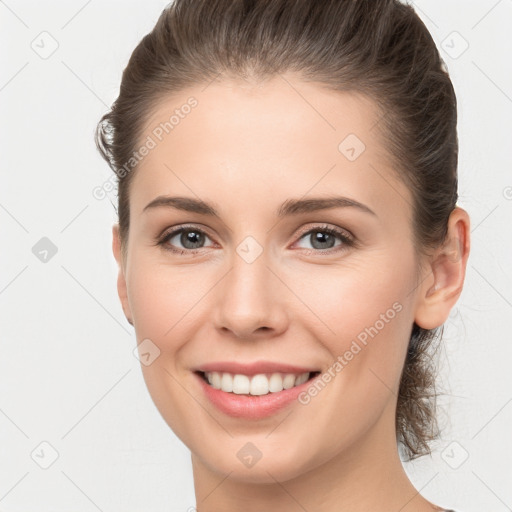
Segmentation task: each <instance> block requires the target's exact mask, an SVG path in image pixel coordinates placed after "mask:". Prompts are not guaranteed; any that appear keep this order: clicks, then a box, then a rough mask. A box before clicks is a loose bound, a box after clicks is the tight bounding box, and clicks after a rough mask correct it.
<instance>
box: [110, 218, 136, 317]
mask: <svg viewBox="0 0 512 512" xmlns="http://www.w3.org/2000/svg"><path fill="white" fill-rule="evenodd" d="M112 252H113V253H114V258H115V259H116V261H117V265H118V267H119V273H118V275H117V294H118V295H119V299H120V300H121V306H122V307H123V312H124V315H125V316H126V320H128V323H130V324H131V325H133V321H132V314H131V310H130V304H129V302H128V291H127V287H126V277H125V261H124V260H123V255H122V253H121V238H120V236H119V224H114V226H112Z"/></svg>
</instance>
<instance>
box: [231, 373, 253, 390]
mask: <svg viewBox="0 0 512 512" xmlns="http://www.w3.org/2000/svg"><path fill="white" fill-rule="evenodd" d="M250 388H251V381H250V380H249V377H247V375H240V374H236V375H235V376H234V377H233V393H236V394H237V395H248V394H249V390H250Z"/></svg>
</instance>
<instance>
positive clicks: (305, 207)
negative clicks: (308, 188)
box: [142, 196, 377, 219]
mask: <svg viewBox="0 0 512 512" xmlns="http://www.w3.org/2000/svg"><path fill="white" fill-rule="evenodd" d="M160 207H165V208H175V209H176V210H183V211H187V212H193V213H199V214H202V215H209V216H211V217H217V218H219V219H220V215H219V213H218V212H217V210H216V209H215V207H214V206H213V205H211V204H209V203H207V202H205V201H203V200H201V199H195V198H193V197H171V196H158V197H157V198H155V199H153V200H152V201H151V202H150V203H148V204H147V205H146V206H145V207H144V210H142V212H145V211H146V210H150V209H153V208H160ZM346 207H352V208H357V209H358V210H361V211H363V212H365V213H369V214H371V215H375V216H377V214H376V213H375V212H374V211H373V210H371V209H370V208H368V206H366V205H364V204H362V203H360V202H358V201H355V200H354V199H349V198H348V197H341V196H332V197H313V198H310V199H287V200H286V201H285V202H284V203H283V204H282V205H281V206H280V207H279V208H278V210H277V212H276V215H277V217H278V218H283V217H286V216H289V215H299V214H301V213H310V212H316V211H320V210H328V209H332V208H346Z"/></svg>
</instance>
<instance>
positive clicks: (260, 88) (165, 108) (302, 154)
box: [130, 75, 407, 211]
mask: <svg viewBox="0 0 512 512" xmlns="http://www.w3.org/2000/svg"><path fill="white" fill-rule="evenodd" d="M381 115H382V113H381V112H380V111H379V110H378V108H377V105H376V103H375V102H373V101H372V100H371V99H370V98H368V97H367V96H364V95H362V94H357V93H354V92H346V91H344V92H338V91H332V90H329V89H327V88H326V87H324V86H321V85H320V84H316V83H311V82H304V81H301V80H298V79H297V78H296V77H294V76H292V75H282V76H278V77H276V78H274V79H272V80H270V81H267V82H263V83H249V82H244V81H241V80H233V81H221V82H213V83H210V84H202V85H196V86H194V87H190V88H187V89H185V90H183V91H180V92H179V93H177V94H174V95H172V96H168V97H166V98H164V99H163V100H161V101H160V102H159V103H158V105H157V108H156V109H155V110H154V111H153V112H152V113H151V114H150V115H149V116H148V119H147V121H146V123H145V126H144V130H143V133H142V135H141V137H140V141H141V145H142V144H144V141H146V142H147V143H148V144H147V145H148V146H151V149H149V151H146V155H145V156H144V157H143V158H142V159H141V161H140V162H139V164H138V167H137V171H136V175H135V176H134V179H133V182H132V185H131V188H132V191H133V193H131V194H130V201H131V202H134V203H136V205H135V206H136V208H137V210H139V211H140V210H141V209H142V208H143V206H144V205H145V204H147V202H149V201H150V200H151V199H153V198H154V197H155V196H157V195H161V194H171V193H172V194H174V195H176V193H177V192H179V193H180V194H185V195H191V193H194V194H195V195H198V196H201V197H203V196H205V195H206V196H210V195H211V194H212V193H213V194H214V195H216V196H218V199H219V201H225V200H226V199H228V198H229V194H232V192H233V191H237V193H238V194H241V195H244V194H246V195H247V199H248V200H250V199H253V200H254V199H258V198H259V199H261V198H265V199H269V197H268V196H269V192H270V191H272V194H273V195H276V196H282V197H283V200H284V199H286V198H287V197H291V196H302V195H304V194H307V193H308V191H314V192H315V193H322V192H324V193H332V192H333V189H337V192H339V193H343V192H345V191H347V192H348V193H353V194H355V193H357V194H359V198H358V199H364V200H366V201H367V202H372V203H373V204H377V205H378V204H379V203H380V202H382V200H383V198H384V197H385V195H386V193H388V195H389V193H390V192H392V194H391V196H393V195H394V196H397V195H398V196H400V193H397V192H401V195H402V197H403V196H407V190H405V188H404V186H403V184H402V183H401V182H400V181H399V180H397V175H396V172H395V171H394V169H393V163H392V158H391V155H389V154H388V153H387V151H386V141H385V139H384V137H383V136H382V135H381V131H380V129H379V126H378V120H379V119H380V117H381ZM386 181H388V182H389V183H390V182H393V184H392V187H391V188H390V185H389V184H388V185H387V188H388V190H387V191H386V190H383V189H384V188H386ZM221 184H222V186H220V185H221ZM313 189H314V190H313ZM397 189H402V190H401V191H400V190H397ZM383 193H384V195H383ZM223 194H225V195H223ZM285 196H286V197H285ZM390 199H391V200H394V201H397V199H399V198H397V197H395V198H394V199H393V198H390ZM260 202H261V201H260Z"/></svg>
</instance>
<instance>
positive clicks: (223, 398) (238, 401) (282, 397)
mask: <svg viewBox="0 0 512 512" xmlns="http://www.w3.org/2000/svg"><path fill="white" fill-rule="evenodd" d="M195 376H196V377H197V379H198V380H199V384H200V385H201V387H202V388H203V391H204V393H205V395H206V397H207V398H208V399H209V400H210V402H212V403H213V405H215V406H216V407H217V408H218V409H219V410H221V411H222V412H223V413H225V414H227V415H229V416H232V417H234V418H246V419H260V418H266V417H268V416H272V414H275V413H277V412H278V411H281V410H282V409H284V408H285V407H286V406H288V405H290V404H292V403H293V402H298V400H297V397H298V395H299V394H300V393H301V392H302V391H304V390H306V389H307V388H308V387H309V386H310V385H311V383H312V382H313V380H315V378H313V379H310V380H308V381H306V382H304V383H303V384H300V385H299V386H295V387H293V388H290V389H283V391H279V392H277V393H268V394H266V395H237V394H236V393H226V392H225V391H222V390H220V389H215V388H213V387H212V386H210V385H209V384H208V383H207V382H206V381H205V380H204V379H203V377H202V376H201V375H199V374H197V373H196V374H195Z"/></svg>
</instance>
